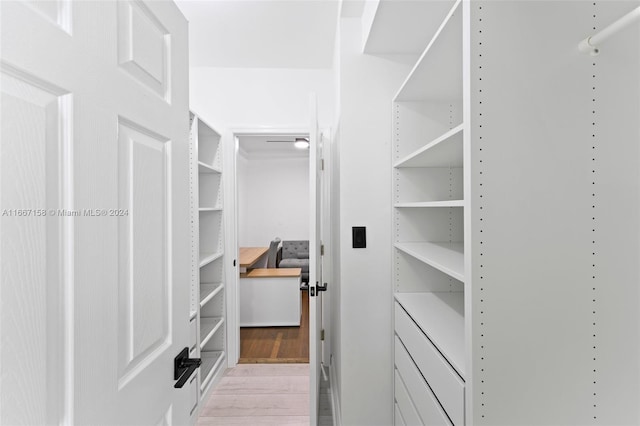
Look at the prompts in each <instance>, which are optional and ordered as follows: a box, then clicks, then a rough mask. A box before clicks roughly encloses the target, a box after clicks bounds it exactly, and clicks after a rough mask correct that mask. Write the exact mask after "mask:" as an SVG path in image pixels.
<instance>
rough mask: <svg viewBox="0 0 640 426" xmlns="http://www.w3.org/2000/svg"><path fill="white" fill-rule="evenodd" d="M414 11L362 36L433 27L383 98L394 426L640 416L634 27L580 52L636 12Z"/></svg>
mask: <svg viewBox="0 0 640 426" xmlns="http://www.w3.org/2000/svg"><path fill="white" fill-rule="evenodd" d="M411 3H412V2H403V4H402V5H398V6H394V2H392V1H386V0H381V2H380V7H379V8H378V11H377V13H378V15H380V14H382V15H384V14H385V13H389V16H391V17H395V18H394V19H386V18H385V17H384V16H376V17H375V19H374V20H373V24H372V28H371V30H370V34H372V35H373V36H370V37H371V38H370V40H369V41H368V42H366V43H365V46H366V49H368V50H369V51H371V52H376V53H406V52H404V51H403V46H404V47H406V46H410V45H414V43H410V42H407V40H406V38H407V37H408V34H411V33H412V31H410V29H407V28H397V30H398V34H399V36H398V43H399V44H398V46H394V45H393V43H394V39H393V37H394V35H393V34H394V31H391V30H389V28H387V29H386V30H383V29H381V28H379V25H381V23H383V25H387V26H391V27H392V26H393V25H397V26H402V25H403V22H404V23H407V25H411V23H412V22H416V14H420V13H422V14H423V16H424V20H423V22H424V24H425V25H424V26H423V27H415V28H414V29H415V34H416V39H424V36H425V34H429V35H431V37H430V41H428V42H424V43H423V47H422V51H421V52H415V53H416V56H417V57H418V60H417V62H416V64H415V66H414V67H413V69H412V71H411V73H410V74H409V75H408V77H407V78H406V80H405V81H404V83H403V84H402V86H401V87H400V88H399V90H398V92H397V94H396V96H395V97H394V99H393V101H392V117H393V118H392V120H393V134H392V135H391V137H392V154H391V156H392V161H391V164H392V175H393V185H392V187H393V189H392V191H393V194H392V203H393V224H392V226H393V238H394V243H393V244H394V248H393V259H392V261H393V271H394V272H393V282H392V292H393V306H394V312H395V319H394V336H393V340H392V342H393V344H394V346H395V356H394V365H393V366H392V368H393V371H394V375H395V392H394V394H395V397H394V400H393V401H392V404H393V405H392V406H391V407H392V408H393V410H394V413H395V414H394V418H395V419H396V424H437V423H442V421H443V419H444V420H445V421H446V422H449V423H451V424H454V425H462V424H478V425H482V424H492V425H493V424H638V423H640V412H639V411H638V409H637V401H638V400H639V399H640V364H638V362H637V359H640V314H639V312H640V290H639V288H640V286H639V285H638V283H639V282H640V269H638V268H637V266H634V265H637V258H638V257H640V243H638V238H637V235H640V220H639V219H638V217H640V191H638V186H639V185H640V184H639V182H640V172H639V170H640V144H638V141H639V140H640V127H638V125H637V121H638V117H640V79H638V78H637V76H638V75H639V74H640V55H638V52H639V51H640V26H638V25H636V26H635V27H634V26H632V27H628V28H627V29H625V30H624V31H621V32H620V33H619V34H617V35H615V36H614V37H611V38H610V39H609V40H608V41H607V43H606V46H605V45H603V46H601V48H602V49H601V50H600V54H599V55H598V56H589V55H585V54H582V53H580V52H579V51H578V42H579V41H580V40H582V39H584V38H585V37H587V36H589V35H590V34H593V33H594V32H596V31H598V30H601V29H602V28H604V27H605V26H607V25H608V24H610V23H611V22H613V21H615V20H616V19H618V18H619V17H621V16H623V15H624V14H625V13H627V12H629V11H631V10H632V9H633V8H635V7H638V5H640V3H639V2H637V1H633V2H618V1H611V2H574V1H555V2H538V1H522V2H495V1H475V0H470V1H457V2H454V1H451V2H448V7H447V8H444V7H443V5H444V4H446V3H447V2H433V3H434V4H433V5H432V6H431V9H430V12H427V10H426V9H429V7H430V6H429V5H428V2H415V3H417V4H415V5H413V6H412V5H411ZM418 3H419V4H418ZM394 7H396V9H393V8H394ZM412 8H413V9H412ZM445 9H446V10H445ZM399 13H400V14H401V13H404V14H407V16H409V15H411V17H410V18H407V19H406V20H403V19H398V18H397V15H398V14H399ZM436 17H438V19H436ZM434 21H437V22H438V23H437V24H432V25H429V23H430V22H431V23H433V22H434ZM381 34H387V35H388V37H387V38H386V39H385V41H384V43H383V44H380V43H381V41H380V40H381V38H380V35H381ZM380 46H384V47H385V48H386V49H387V50H386V51H384V52H381V51H379V47H380ZM394 49H395V52H394ZM605 50H606V52H605ZM443 416H444V417H443ZM446 422H445V424H446Z"/></svg>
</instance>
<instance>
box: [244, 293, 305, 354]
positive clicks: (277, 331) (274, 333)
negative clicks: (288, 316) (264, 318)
mask: <svg viewBox="0 0 640 426" xmlns="http://www.w3.org/2000/svg"><path fill="white" fill-rule="evenodd" d="M300 297H301V298H302V317H301V319H300V326H299V327H242V328H240V360H239V361H238V362H239V363H240V364H250V363H308V362H309V292H308V291H307V290H303V291H301V292H300Z"/></svg>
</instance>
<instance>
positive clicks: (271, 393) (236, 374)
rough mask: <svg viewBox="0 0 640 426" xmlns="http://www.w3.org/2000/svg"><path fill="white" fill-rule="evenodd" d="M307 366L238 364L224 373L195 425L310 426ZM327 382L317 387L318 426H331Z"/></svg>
mask: <svg viewBox="0 0 640 426" xmlns="http://www.w3.org/2000/svg"><path fill="white" fill-rule="evenodd" d="M309 386H310V385H309V364H240V365H237V366H236V367H235V368H232V369H229V370H227V371H226V372H225V375H224V377H223V378H222V379H221V380H220V382H219V383H218V384H217V385H216V387H215V389H213V391H212V392H211V396H210V397H209V399H208V400H207V401H206V403H205V405H204V407H203V408H202V411H201V412H200V417H199V418H198V422H197V426H205V425H207V426H223V425H229V426H231V425H271V426H275V425H288V426H309ZM329 392H330V391H329V383H328V382H327V381H324V380H322V381H321V384H320V410H319V414H320V418H319V424H320V425H321V426H329V425H332V424H333V418H332V417H331V406H330V393H329Z"/></svg>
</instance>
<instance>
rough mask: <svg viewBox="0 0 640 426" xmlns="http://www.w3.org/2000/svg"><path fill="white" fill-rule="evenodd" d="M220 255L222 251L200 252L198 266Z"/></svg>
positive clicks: (204, 264)
mask: <svg viewBox="0 0 640 426" xmlns="http://www.w3.org/2000/svg"><path fill="white" fill-rule="evenodd" d="M221 257H222V252H217V253H200V267H201V268H202V267H203V266H206V265H208V264H209V263H211V262H213V261H214V260H216V259H219V258H221Z"/></svg>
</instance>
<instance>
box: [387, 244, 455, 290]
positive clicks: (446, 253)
mask: <svg viewBox="0 0 640 426" xmlns="http://www.w3.org/2000/svg"><path fill="white" fill-rule="evenodd" d="M395 247H396V249H398V250H400V251H403V252H405V253H407V254H408V255H410V256H413V257H415V258H416V259H418V260H420V261H422V262H424V263H426V264H427V265H430V266H432V267H434V268H436V269H438V270H439V271H442V272H444V273H445V274H447V275H449V276H450V277H452V278H455V279H457V280H459V281H462V282H464V243H428V242H417V243H416V242H411V243H396V244H395Z"/></svg>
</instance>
